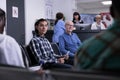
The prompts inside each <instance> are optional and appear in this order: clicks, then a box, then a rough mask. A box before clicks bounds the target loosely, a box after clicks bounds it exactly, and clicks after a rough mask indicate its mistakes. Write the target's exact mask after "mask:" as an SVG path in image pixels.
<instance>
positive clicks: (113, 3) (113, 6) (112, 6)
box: [110, 0, 120, 17]
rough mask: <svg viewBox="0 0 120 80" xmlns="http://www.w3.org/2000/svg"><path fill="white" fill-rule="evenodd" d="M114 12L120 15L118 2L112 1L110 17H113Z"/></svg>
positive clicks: (119, 1)
mask: <svg viewBox="0 0 120 80" xmlns="http://www.w3.org/2000/svg"><path fill="white" fill-rule="evenodd" d="M114 11H116V12H117V13H118V14H120V0H112V5H111V7H110V13H111V15H112V17H114V16H115V14H114Z"/></svg>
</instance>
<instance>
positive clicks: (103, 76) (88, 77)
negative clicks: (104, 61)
mask: <svg viewBox="0 0 120 80" xmlns="http://www.w3.org/2000/svg"><path fill="white" fill-rule="evenodd" d="M45 73H46V75H47V77H46V80H47V79H51V80H120V74H119V72H105V71H103V72H102V71H85V70H82V69H81V70H80V71H74V70H62V69H60V70H50V71H46V72H45Z"/></svg>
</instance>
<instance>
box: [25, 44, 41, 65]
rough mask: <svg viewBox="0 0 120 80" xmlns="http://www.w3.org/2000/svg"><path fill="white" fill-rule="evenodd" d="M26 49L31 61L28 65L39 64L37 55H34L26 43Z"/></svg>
mask: <svg viewBox="0 0 120 80" xmlns="http://www.w3.org/2000/svg"><path fill="white" fill-rule="evenodd" d="M26 50H27V52H28V55H29V58H30V60H31V63H30V64H29V66H38V65H39V60H38V59H37V57H36V56H35V54H34V53H33V51H31V49H30V47H29V46H28V45H27V46H26Z"/></svg>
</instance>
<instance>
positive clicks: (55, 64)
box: [29, 19, 71, 69]
mask: <svg viewBox="0 0 120 80" xmlns="http://www.w3.org/2000/svg"><path fill="white" fill-rule="evenodd" d="M47 30H48V22H47V20H46V19H39V20H37V21H36V22H35V32H36V34H37V35H36V36H34V37H33V38H32V39H31V41H30V43H29V47H30V49H31V51H33V54H34V55H35V56H36V58H37V59H38V61H39V62H40V64H41V62H42V64H43V65H42V67H43V69H51V68H71V66H70V65H67V64H64V58H57V57H58V56H57V55H56V54H55V53H54V51H53V49H52V47H51V44H50V42H49V41H48V39H47V38H45V33H46V32H47Z"/></svg>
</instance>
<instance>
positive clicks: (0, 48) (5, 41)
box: [0, 9, 24, 67]
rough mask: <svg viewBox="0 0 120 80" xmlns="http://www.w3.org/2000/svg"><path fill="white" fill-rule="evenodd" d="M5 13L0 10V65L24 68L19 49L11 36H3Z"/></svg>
mask: <svg viewBox="0 0 120 80" xmlns="http://www.w3.org/2000/svg"><path fill="white" fill-rule="evenodd" d="M5 20H6V19H5V12H4V11H3V10H2V9H0V64H3V65H11V66H19V67H24V62H23V58H22V53H21V49H20V47H19V45H18V43H17V42H16V40H15V39H13V38H12V37H11V36H8V35H3V31H4V27H5V22H6V21H5Z"/></svg>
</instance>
